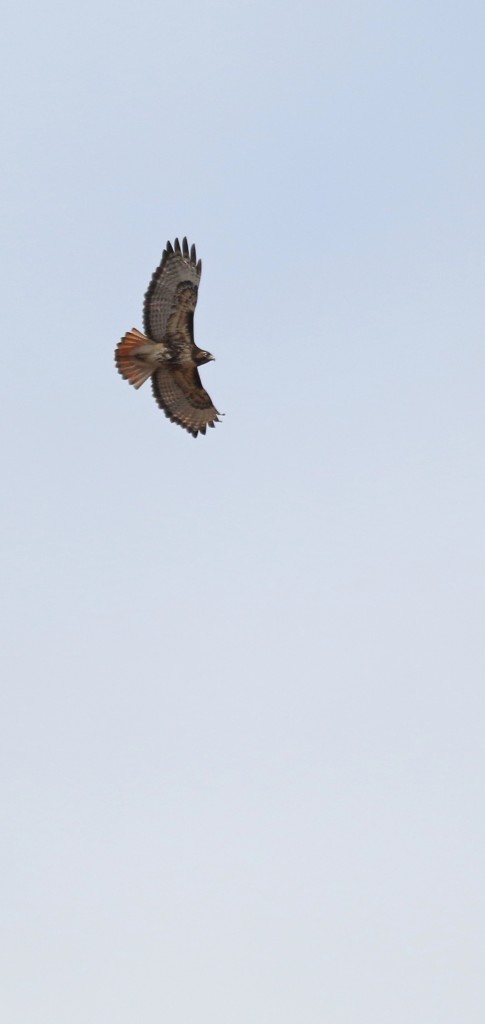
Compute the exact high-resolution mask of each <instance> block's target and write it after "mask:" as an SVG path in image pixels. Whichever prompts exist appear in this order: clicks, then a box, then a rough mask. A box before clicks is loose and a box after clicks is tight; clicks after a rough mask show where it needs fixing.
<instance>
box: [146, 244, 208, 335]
mask: <svg viewBox="0 0 485 1024" xmlns="http://www.w3.org/2000/svg"><path fill="white" fill-rule="evenodd" d="M201 273H202V263H201V261H200V260H199V262H197V254H196V251H195V245H192V246H191V248H190V251H189V246H188V242H187V239H186V238H184V239H183V242H182V248H180V242H179V240H178V238H176V239H175V242H174V245H173V246H172V245H171V243H170V242H167V247H166V249H164V251H163V256H162V261H161V263H160V266H159V267H157V269H156V271H155V273H154V275H153V277H152V279H151V281H150V284H149V286H148V289H147V292H146V295H145V302H144V305H143V322H144V326H145V334H147V335H148V337H149V338H151V339H152V341H158V342H160V341H163V342H165V344H167V345H171V346H172V347H173V348H174V349H175V350H176V353H177V355H180V354H182V352H184V351H185V352H187V351H188V350H189V349H191V348H192V346H193V345H194V310H195V307H196V304H197V293H198V289H199V281H200V275H201Z"/></svg>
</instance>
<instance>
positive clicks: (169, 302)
mask: <svg viewBox="0 0 485 1024" xmlns="http://www.w3.org/2000/svg"><path fill="white" fill-rule="evenodd" d="M201 273H202V263H201V261H200V260H199V261H198V262H197V254H196V251H195V245H192V246H191V248H190V250H189V246H188V242H187V239H186V238H184V239H183V242H182V248H181V247H180V242H179V240H178V238H176V239H175V242H174V245H173V246H172V245H171V243H170V242H167V246H166V249H164V251H163V256H162V260H161V263H160V266H159V267H157V269H156V271H155V273H154V274H153V277H152V279H151V281H150V284H149V286H148V289H147V292H146V295H145V301H144V305H143V324H144V328H145V334H141V332H140V331H137V329H136V328H135V327H134V328H133V330H132V331H129V332H128V333H127V334H125V335H124V337H123V338H122V339H121V341H120V342H119V343H118V345H117V347H116V351H115V362H116V366H117V368H118V371H119V373H121V376H122V377H124V379H125V380H127V381H129V383H130V384H133V386H134V387H135V388H139V387H141V385H142V384H144V382H145V381H146V380H148V378H149V377H151V378H152V391H153V394H154V397H155V400H156V401H157V402H158V405H159V406H160V408H161V409H163V412H164V413H165V415H166V416H167V417H168V419H169V420H171V421H172V423H178V424H179V426H181V427H183V428H184V430H188V432H189V434H192V436H193V437H197V434H205V432H206V428H207V427H214V426H215V424H216V423H218V422H219V415H220V414H219V413H218V411H217V409H216V408H215V406H214V405H213V404H212V401H211V399H210V398H209V395H208V394H207V391H205V389H204V388H203V387H202V382H201V379H200V377H199V373H198V370H197V367H198V366H202V365H203V364H204V363H208V362H210V361H211V360H212V359H214V356H212V355H211V354H210V352H206V351H205V350H204V349H201V348H198V346H197V345H196V344H195V341H194V311H195V307H196V304H197V294H198V290H199V281H200V276H201Z"/></svg>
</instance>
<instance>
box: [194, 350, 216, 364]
mask: <svg viewBox="0 0 485 1024" xmlns="http://www.w3.org/2000/svg"><path fill="white" fill-rule="evenodd" d="M215 358H216V357H215V356H213V355H211V353H210V352H204V349H203V348H200V349H199V351H198V352H197V358H196V362H197V366H203V365H204V363H210V362H211V361H212V360H213V359H215Z"/></svg>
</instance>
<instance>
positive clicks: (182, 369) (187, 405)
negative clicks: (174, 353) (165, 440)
mask: <svg viewBox="0 0 485 1024" xmlns="http://www.w3.org/2000/svg"><path fill="white" fill-rule="evenodd" d="M152 390H153V394H154V397H155V400H156V401H157V402H158V404H159V406H160V408H161V409H163V411H164V413H165V415H166V416H167V417H168V419H169V420H171V421H172V423H178V424H179V425H180V426H181V427H184V428H185V430H188V432H189V434H192V435H193V437H197V434H198V433H199V432H200V433H201V434H205V431H206V427H214V426H215V424H216V423H219V414H218V412H217V409H216V408H215V406H214V405H213V404H212V401H211V399H210V398H209V395H208V394H207V391H206V390H205V389H204V388H203V387H202V383H201V379H200V377H199V373H198V370H197V367H195V366H190V365H189V366H188V365H185V366H170V364H167V365H165V366H162V367H161V368H160V369H159V370H157V372H156V373H154V374H153V376H152Z"/></svg>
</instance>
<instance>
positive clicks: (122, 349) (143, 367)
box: [115, 327, 155, 388]
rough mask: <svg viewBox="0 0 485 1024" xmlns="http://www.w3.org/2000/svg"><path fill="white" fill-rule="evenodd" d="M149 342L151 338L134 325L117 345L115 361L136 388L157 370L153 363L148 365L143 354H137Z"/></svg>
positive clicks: (122, 374)
mask: <svg viewBox="0 0 485 1024" xmlns="http://www.w3.org/2000/svg"><path fill="white" fill-rule="evenodd" d="M147 344H148V345H149V344H150V339H149V338H147V337H146V335H145V334H142V333H141V331H137V329H136V327H133V330H131V331H128V333H127V334H125V335H124V337H123V338H122V339H121V341H120V342H118V345H117V346H116V351H115V362H116V366H117V367H118V373H121V376H122V377H124V379H125V380H127V381H129V383H130V384H133V387H134V388H141V386H142V384H144V383H145V381H146V380H148V378H149V377H151V376H152V373H153V372H154V370H155V367H154V366H153V364H152V365H147V363H146V361H145V359H144V358H143V356H142V355H141V354H140V355H138V356H137V349H140V348H141V347H142V346H143V345H147ZM152 344H153V343H152Z"/></svg>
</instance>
